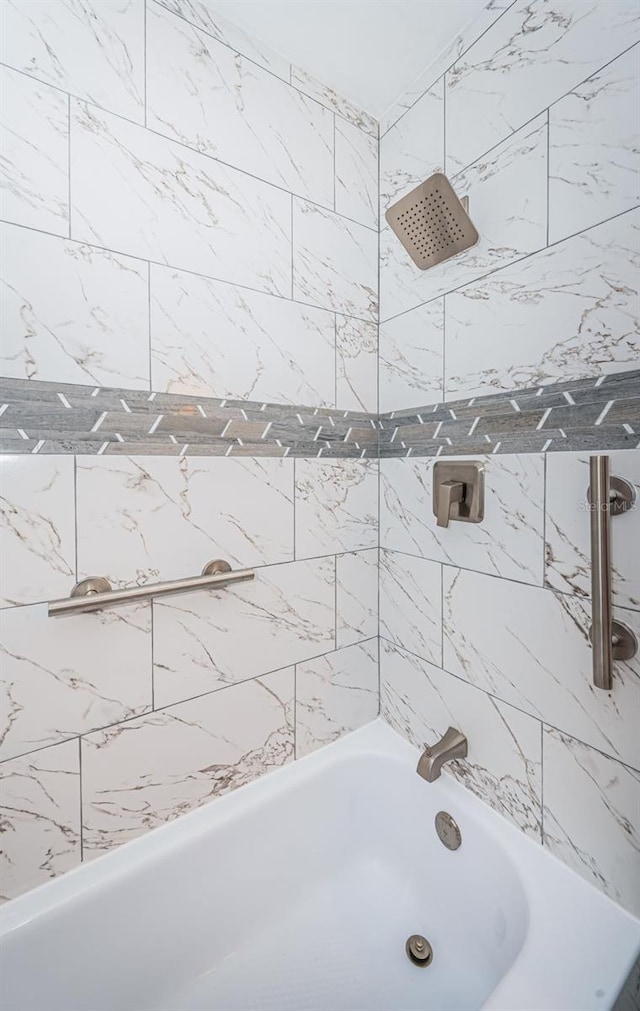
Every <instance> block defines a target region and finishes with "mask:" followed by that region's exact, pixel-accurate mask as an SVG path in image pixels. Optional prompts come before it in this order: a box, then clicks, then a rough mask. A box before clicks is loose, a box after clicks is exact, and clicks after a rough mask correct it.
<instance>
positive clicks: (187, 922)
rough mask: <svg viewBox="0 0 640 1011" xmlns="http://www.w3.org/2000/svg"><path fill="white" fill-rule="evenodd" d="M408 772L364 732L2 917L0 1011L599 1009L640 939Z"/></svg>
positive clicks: (566, 873)
mask: <svg viewBox="0 0 640 1011" xmlns="http://www.w3.org/2000/svg"><path fill="white" fill-rule="evenodd" d="M416 759H417V753H416V752H415V751H414V749H412V748H411V747H410V746H409V745H407V744H406V743H405V742H404V741H402V740H401V739H400V738H399V737H398V736H397V735H396V734H395V733H394V732H393V731H392V730H390V729H389V728H388V727H386V726H385V725H384V724H382V723H380V722H376V723H373V724H370V725H369V726H367V727H364V728H363V729H362V730H359V731H357V732H356V733H355V734H351V735H350V736H349V737H347V738H344V739H343V740H342V741H339V742H338V743H336V744H334V745H332V746H331V747H329V748H326V749H324V750H323V751H320V752H318V753H316V754H315V755H312V756H310V757H309V758H305V759H303V760H302V761H301V762H298V763H295V764H292V765H289V766H287V767H286V768H284V769H281V770H279V771H277V772H274V773H273V774H271V775H270V776H267V777H265V778H264V779H262V780H259V781H258V782H256V783H252V784H251V785H249V786H247V787H244V788H243V789H241V790H238V791H237V792H236V793H233V794H230V795H228V796H226V797H224V798H221V799H220V800H219V801H217V802H216V803H214V804H210V805H208V806H207V807H204V808H201V809H200V810H199V811H195V812H193V813H192V814H190V815H187V816H185V817H184V818H181V819H180V820H179V821H177V822H174V823H173V824H171V825H167V826H166V827H164V828H161V829H158V830H157V831H155V832H153V833H151V834H149V835H147V836H145V837H143V838H141V839H138V840H136V841H134V842H132V843H129V844H128V845H126V846H124V847H122V848H121V849H119V850H117V851H115V852H114V853H112V854H110V855H108V856H106V857H102V858H101V859H99V860H96V861H94V862H93V863H90V864H86V865H84V866H83V867H80V868H79V869H78V870H76V871H73V872H71V873H70V874H68V875H66V876H65V877H63V878H61V879H59V880H58V881H53V882H51V883H49V884H47V885H44V886H43V887H41V888H39V889H37V890H36V891H34V892H31V893H30V894H28V895H26V896H24V897H22V898H19V899H16V900H15V901H14V902H12V903H10V904H9V905H8V906H6V907H4V909H3V910H1V911H0V937H1V938H2V1006H3V1008H4V1009H5V1011H24V1009H30V1011H122V1009H132V1011H195V1009H206V1011H214V1009H215V1011H235V1009H242V1011H245V1009H256V1011H257V1009H260V1011H266V1009H272V1011H285V1009H289V1008H290V1009H292V1011H294V1009H295V1011H306V1009H308V1011H312V1009H313V1011H315V1009H317V1011H340V1009H342V1008H345V1009H346V1008H349V1009H362V1011H374V1009H387V1011H412V1009H425V1011H426V1009H430V1011H464V1009H467V1008H468V1009H479V1008H487V1009H493V1011H497V1009H503V1011H517V1009H525V1008H530V1009H532V1011H543V1009H545V1008H548V1009H552V1011H564V1009H571V1011H574V1009H575V1011H590V1009H596V1008H597V1009H605V1008H607V1009H608V1008H610V1007H611V1006H612V1004H613V1002H614V1000H615V997H616V995H617V993H618V991H619V989H620V987H621V986H622V984H623V982H624V980H625V978H626V976H627V973H628V972H629V969H630V968H631V966H632V964H633V961H634V958H635V956H636V954H637V951H638V948H639V946H640V923H639V922H638V921H637V920H636V919H635V918H634V917H632V916H630V915H629V914H627V913H625V912H624V911H623V910H621V909H619V908H618V907H617V906H616V905H614V904H613V903H612V902H610V901H609V900H608V899H607V898H605V897H604V896H603V895H601V894H600V893H599V892H597V891H596V890H595V889H593V888H591V887H590V886H589V885H587V884H586V883H585V882H584V881H582V880H581V879H580V878H579V877H577V875H575V874H573V873H572V872H571V871H570V870H568V869H567V868H565V867H564V866H563V865H562V864H560V863H559V862H558V861H556V860H554V859H553V858H552V857H550V856H549V855H548V854H547V853H545V852H544V851H543V849H542V848H541V847H539V846H537V845H536V844H535V843H533V842H531V841H529V840H528V839H526V838H524V836H522V835H521V834H520V833H519V832H518V831H516V830H515V829H513V828H512V827H511V826H510V825H509V824H507V823H506V822H505V821H504V820H503V819H501V818H500V817H499V816H498V815H495V814H494V813H493V812H492V811H491V810H489V809H488V808H486V807H485V806H484V805H483V804H481V803H480V802H479V801H477V800H476V799H475V798H474V797H473V796H471V795H470V794H469V793H468V792H467V791H466V790H464V789H463V788H462V787H461V786H460V785H459V784H457V783H456V782H454V781H453V780H451V779H450V778H449V777H446V776H443V777H442V778H441V779H440V780H439V781H438V782H436V783H434V784H428V783H426V782H425V781H424V780H422V779H421V778H420V777H419V776H417V775H416V773H415V771H414V770H415V764H416ZM439 810H446V811H448V812H450V813H451V814H452V815H453V817H454V818H455V819H456V821H457V822H458V824H459V826H460V829H461V831H462V846H461V847H460V849H458V850H456V851H454V852H452V851H449V850H447V849H446V848H445V847H444V846H443V845H442V843H441V842H440V841H439V839H438V837H437V835H436V833H435V830H434V816H435V814H436V813H437V812H438V811H439ZM413 933H419V934H424V935H425V936H426V937H427V938H428V939H429V941H430V942H431V944H432V946H433V950H434V959H433V963H432V964H431V966H429V967H428V968H418V967H416V966H414V965H413V964H412V963H411V962H410V961H409V960H408V958H407V956H406V954H405V940H406V938H407V937H408V936H409V935H410V934H413Z"/></svg>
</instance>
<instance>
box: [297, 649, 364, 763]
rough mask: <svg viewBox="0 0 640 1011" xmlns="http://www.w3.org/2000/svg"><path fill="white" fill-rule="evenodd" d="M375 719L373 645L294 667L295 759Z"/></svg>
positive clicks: (341, 651) (348, 650) (343, 651)
mask: <svg viewBox="0 0 640 1011" xmlns="http://www.w3.org/2000/svg"><path fill="white" fill-rule="evenodd" d="M377 715H378V642H377V639H369V640H368V641H367V642H363V643H359V644H358V645H354V646H347V647H345V648H344V649H339V650H337V651H336V652H335V653H327V654H326V655H325V656H321V657H318V658H316V659H315V660H308V661H307V662H306V663H299V664H297V666H296V758H302V756H303V755H308V754H310V752H312V751H316V750H317V749H318V748H322V747H324V746H325V745H326V744H331V742H332V741H335V740H337V739H338V738H339V737H342V736H343V735H344V734H348V733H350V732H351V731H352V730H357V729H358V727H361V726H363V725H364V724H365V723H369V722H370V721H371V720H375V718H376V717H377Z"/></svg>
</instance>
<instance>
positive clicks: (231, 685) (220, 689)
mask: <svg viewBox="0 0 640 1011" xmlns="http://www.w3.org/2000/svg"><path fill="white" fill-rule="evenodd" d="M375 638H376V637H375V635H371V636H369V638H367V639H361V640H358V642H354V643H350V644H349V646H345V647H341V648H342V649H349V648H350V646H364V645H365V643H368V642H374V641H375ZM339 652H340V650H335V649H333V648H332V647H331V646H329V649H326V650H325V651H324V653H316V654H315V655H314V656H308V657H305V658H304V660H299V661H298V665H299V664H303V663H312V662H313V661H314V660H321V659H323V657H327V656H331V655H332V654H333V653H339ZM293 666H296V665H295V664H285V665H284V666H280V667H275V668H274V669H273V670H267V671H261V672H260V673H259V674H252V675H251V677H248V678H243V679H242V680H239V681H232V682H231V683H229V684H223V685H220V686H219V687H217V688H213V689H212V690H210V691H207V692H199V693H198V694H197V695H190V696H189V697H188V698H184V699H180V700H179V701H177V702H170V703H169V704H168V705H166V706H158V708H157V709H147V710H145V712H143V713H136V714H135V715H133V716H128V717H126V718H125V719H123V720H118V721H117V723H107V724H105V725H103V726H100V727H92V728H91V729H90V730H85V731H82V732H81V733H80V734H70V735H69V737H63V738H61V739H60V740H56V741H52V742H51V743H50V744H43V745H42V747H40V748H31V749H30V750H29V751H23V752H20V754H19V755H12V756H11V757H10V758H4V759H0V768H1V767H2V766H3V765H5V764H6V763H7V762H13V761H14V760H15V759H17V758H24V757H25V756H26V755H36V754H38V752H40V751H47V750H48V749H49V748H55V747H57V746H58V745H59V744H66V743H67V742H69V741H74V740H76V739H78V740H80V741H82V739H83V738H84V737H90V736H91V735H92V734H98V733H101V732H102V731H103V730H111V729H112V728H114V727H120V726H124V725H127V724H129V723H133V721H134V720H143V719H148V718H150V717H153V716H156V715H157V714H158V713H164V712H167V711H168V710H170V709H175V708H176V707H177V706H181V705H183V704H185V703H187V702H194V701H195V700H196V699H203V698H207V697H210V696H212V695H219V694H220V693H221V692H226V691H228V690H229V689H233V688H237V687H238V685H246V684H250V683H251V682H252V681H259V680H260V679H261V678H265V677H268V676H269V675H270V674H277V673H278V672H279V671H283V670H286V668H287V667H293ZM561 733H563V731H561ZM567 736H569V735H567ZM588 746H589V747H590V745H588ZM606 757H608V758H611V757H612V756H611V755H607V756H606ZM614 761H619V759H615V758H614ZM620 764H624V763H620Z"/></svg>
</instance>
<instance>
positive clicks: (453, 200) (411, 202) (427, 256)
mask: <svg viewBox="0 0 640 1011" xmlns="http://www.w3.org/2000/svg"><path fill="white" fill-rule="evenodd" d="M385 218H386V219H387V222H388V224H389V226H390V228H391V229H392V231H393V232H395V234H396V235H397V236H398V238H399V239H400V242H401V243H402V245H403V246H404V248H405V249H406V251H407V252H408V254H409V256H410V257H411V259H412V260H413V262H414V263H415V264H416V266H418V267H420V269H421V270H428V269H429V267H434V266H435V265H436V264H437V263H442V262H443V261H444V260H449V259H450V258H451V257H452V256H456V255H457V254H458V253H462V252H463V251H464V250H465V249H469V248H470V247H471V246H475V244H476V242H477V241H478V239H479V235H478V233H477V231H476V229H475V226H474V224H473V222H472V221H471V218H470V217H469V215H468V214H467V210H466V207H465V204H464V203H463V202H462V200H461V199H460V198H459V197H458V196H457V194H456V192H455V190H454V188H453V186H452V185H451V183H450V182H449V180H448V179H447V177H446V176H445V175H443V174H442V173H441V172H436V173H435V175H432V176H429V178H428V179H426V180H425V181H424V182H423V183H420V185H419V186H416V188H415V189H414V190H411V192H410V193H407V194H406V196H404V197H402V198H401V199H400V200H398V201H397V203H395V204H393V205H392V206H391V207H390V208H389V209H388V210H387V212H386V214H385Z"/></svg>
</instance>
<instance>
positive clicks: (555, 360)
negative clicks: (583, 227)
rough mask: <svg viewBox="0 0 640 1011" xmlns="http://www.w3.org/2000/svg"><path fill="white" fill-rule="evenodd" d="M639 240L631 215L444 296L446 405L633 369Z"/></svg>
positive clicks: (638, 352) (639, 217)
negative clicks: (489, 341)
mask: <svg viewBox="0 0 640 1011" xmlns="http://www.w3.org/2000/svg"><path fill="white" fill-rule="evenodd" d="M639 235H640V212H638V211H637V210H636V211H630V212H629V213H628V214H624V215H622V216H621V217H618V218H614V219H613V220H612V221H607V222H604V223H603V224H601V225H597V226H596V227H594V228H591V229H589V230H588V231H585V232H582V233H581V234H580V235H576V236H574V237H573V238H569V239H566V240H565V241H563V242H560V243H559V244H558V245H555V246H552V247H550V248H549V249H544V250H542V251H540V252H537V253H535V255H533V256H531V257H528V258H527V259H525V260H522V261H521V262H520V263H514V264H512V265H511V266H508V267H505V268H503V269H502V270H499V271H496V272H495V273H494V274H491V275H490V276H489V277H486V278H484V280H481V281H478V282H477V283H475V284H470V285H468V286H467V287H465V288H462V289H460V290H459V291H456V292H453V293H452V294H450V295H447V298H446V316H447V347H446V375H445V390H446V392H445V398H446V399H447V400H455V399H458V398H462V397H475V396H485V395H487V394H491V393H506V392H510V391H512V390H517V389H523V388H525V389H526V388H527V387H531V386H535V385H541V384H547V383H555V382H560V381H564V380H574V379H582V378H586V377H590V376H592V377H594V378H595V377H596V376H600V375H603V374H605V375H607V374H610V373H614V372H624V371H626V370H628V369H630V368H633V367H634V365H636V364H637V362H638V359H639V357H640V338H639V337H638V331H639V329H640V322H639V320H638V308H637V302H638V269H639V268H640V258H639V255H638V239H639ZM487 333H491V334H492V335H493V339H492V346H491V355H490V356H489V357H487V353H486V344H485V340H486V334H487Z"/></svg>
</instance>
